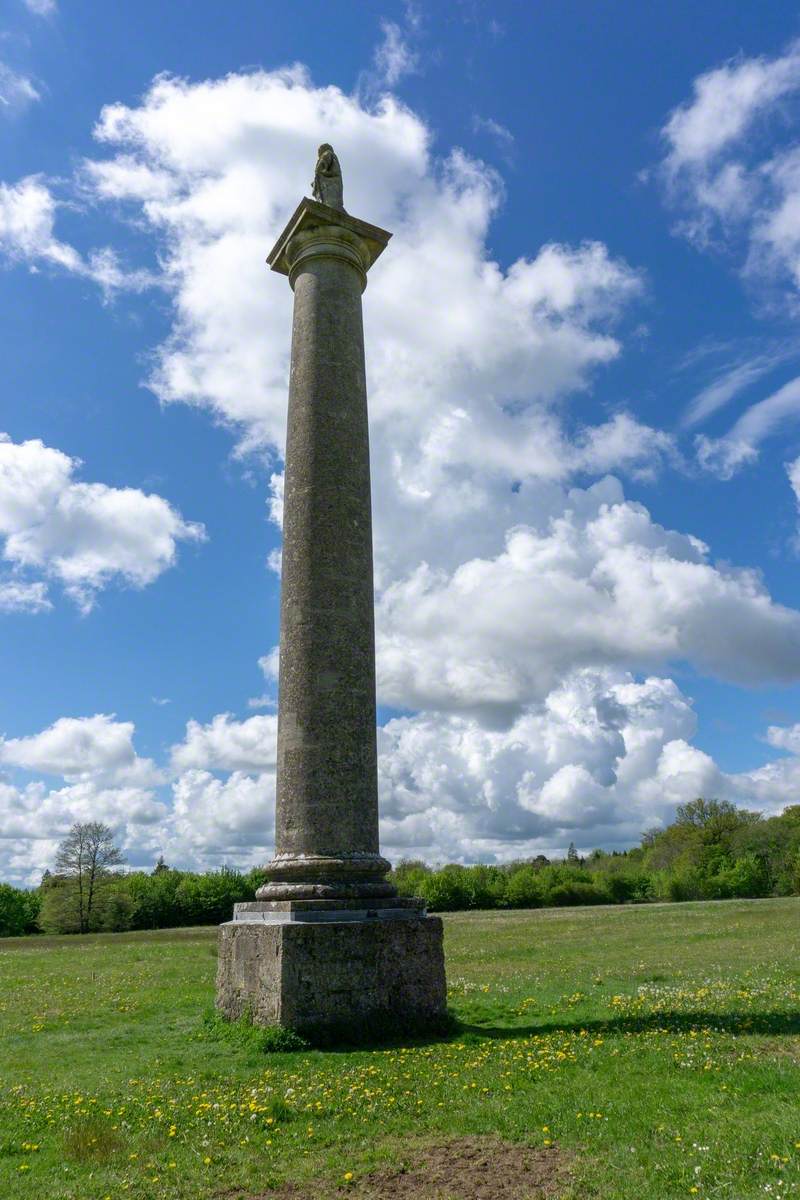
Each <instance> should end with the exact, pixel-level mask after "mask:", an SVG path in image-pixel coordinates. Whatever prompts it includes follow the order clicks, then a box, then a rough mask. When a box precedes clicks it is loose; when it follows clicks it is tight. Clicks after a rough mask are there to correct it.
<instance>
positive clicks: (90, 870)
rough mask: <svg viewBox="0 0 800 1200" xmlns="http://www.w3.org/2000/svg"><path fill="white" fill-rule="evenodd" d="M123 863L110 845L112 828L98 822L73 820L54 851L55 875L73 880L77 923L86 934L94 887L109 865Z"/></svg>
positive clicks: (112, 839) (120, 856)
mask: <svg viewBox="0 0 800 1200" xmlns="http://www.w3.org/2000/svg"><path fill="white" fill-rule="evenodd" d="M124 862H125V859H124V857H123V854H122V851H121V850H118V849H117V847H116V846H115V845H114V831H113V829H110V828H109V826H108V825H104V824H103V823H102V821H85V822H77V823H76V824H75V825H73V826H72V828H71V829H70V831H69V833H68V834H67V836H66V837H65V838H64V841H63V842H62V843H61V845H60V846H59V847H58V853H57V854H56V874H57V875H60V876H61V877H62V878H69V879H74V880H75V886H76V891H77V900H78V924H79V929H80V932H81V933H87V932H88V930H89V922H90V920H91V916H92V906H93V904H94V901H95V899H96V896H97V888H98V886H99V884H100V883H101V882H102V880H103V879H104V878H105V876H107V875H108V874H109V870H110V868H111V867H118V866H121V864H122V863H124Z"/></svg>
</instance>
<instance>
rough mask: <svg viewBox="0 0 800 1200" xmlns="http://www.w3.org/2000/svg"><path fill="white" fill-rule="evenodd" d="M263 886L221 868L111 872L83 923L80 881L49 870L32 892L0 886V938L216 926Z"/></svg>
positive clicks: (251, 875)
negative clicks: (40, 934)
mask: <svg viewBox="0 0 800 1200" xmlns="http://www.w3.org/2000/svg"><path fill="white" fill-rule="evenodd" d="M263 882H264V872H263V871H261V870H259V869H254V870H252V871H249V872H247V873H246V874H243V873H242V872H240V871H235V870H231V869H230V868H228V867H223V868H222V869H221V870H220V871H206V872H204V873H202V874H201V873H199V872H196V871H177V870H173V869H172V868H171V867H168V866H166V864H164V863H161V862H159V863H158V864H157V865H156V867H155V868H154V870H153V871H151V872H148V871H129V872H127V873H126V874H124V875H123V874H121V873H118V872H109V873H108V874H106V875H105V876H103V877H102V878H100V879H99V880H98V881H97V883H96V885H95V891H94V897H93V904H92V906H91V909H90V911H89V913H88V916H87V915H85V911H84V914H83V921H82V906H81V895H80V890H79V881H78V880H77V879H76V878H75V877H74V876H65V875H56V874H50V873H49V872H47V873H45V877H44V879H43V880H42V883H41V885H40V886H39V887H38V888H36V889H35V890H32V891H23V890H21V889H18V888H12V887H10V886H9V885H8V884H0V937H15V936H18V935H20V934H25V933H81V932H87V933H120V932H124V931H126V930H130V929H173V928H176V927H179V926H184V925H218V924H220V922H222V921H229V920H230V919H231V916H232V915H233V906H234V904H238V903H239V902H240V901H242V900H254V899H255V893H256V888H258V887H260V886H261V884H262V883H263ZM83 908H84V910H85V898H84V905H83ZM82 925H83V927H82Z"/></svg>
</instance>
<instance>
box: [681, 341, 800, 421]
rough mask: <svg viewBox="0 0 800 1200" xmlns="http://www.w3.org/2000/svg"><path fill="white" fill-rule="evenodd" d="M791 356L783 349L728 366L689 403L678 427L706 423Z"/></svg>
mask: <svg viewBox="0 0 800 1200" xmlns="http://www.w3.org/2000/svg"><path fill="white" fill-rule="evenodd" d="M793 352H794V353H796V350H795V351H793ZM791 356H792V354H791V353H790V352H787V350H786V349H785V348H783V349H781V350H778V351H775V353H773V354H758V355H755V356H753V357H752V358H747V359H743V360H740V361H738V362H735V363H733V364H728V365H727V366H726V367H725V368H724V370H722V371H720V372H718V373H717V374H716V375H715V377H714V378H713V379H712V380H711V382H710V383H708V384H706V386H705V387H704V388H703V389H702V390H701V391H699V392H698V393H697V395H696V396H694V397H693V398H692V399H691V400H690V401H689V403H688V404H687V406H686V409H685V411H684V414H683V416H682V418H681V425H682V426H683V427H684V428H685V429H689V428H691V427H692V426H693V425H699V424H700V422H701V421H705V420H707V419H708V417H710V416H712V415H713V414H714V413H715V412H718V411H719V409H721V408H724V407H725V405H726V404H729V403H730V402H731V400H733V399H735V398H736V396H738V395H740V394H741V393H742V392H744V391H746V389H747V388H748V387H750V385H751V384H753V383H756V382H757V381H758V380H759V379H761V378H762V377H763V376H764V375H766V374H768V372H769V371H771V370H773V369H774V368H775V367H777V366H779V365H780V364H781V363H782V362H784V361H785V360H786V359H787V358H789V357H791Z"/></svg>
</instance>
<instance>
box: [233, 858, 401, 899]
mask: <svg viewBox="0 0 800 1200" xmlns="http://www.w3.org/2000/svg"><path fill="white" fill-rule="evenodd" d="M264 869H265V870H266V871H267V872H268V876H269V877H268V879H267V882H266V883H264V884H262V886H261V887H260V888H259V889H258V891H257V892H256V896H257V897H258V899H259V900H336V899H342V900H345V899H353V900H356V899H358V898H359V897H380V896H395V895H396V894H397V889H396V888H395V886H394V885H393V884H391V883H389V882H387V880H386V879H385V876H386V875H387V874H388V873H389V871H390V870H391V863H388V862H387V861H386V859H385V858H381V856H380V854H348V855H340V856H338V857H333V856H332V855H331V856H328V855H322V854H276V855H275V857H274V858H273V860H272V862H269V863H267V865H266V867H265V868H264Z"/></svg>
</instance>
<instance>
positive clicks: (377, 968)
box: [217, 900, 446, 1041]
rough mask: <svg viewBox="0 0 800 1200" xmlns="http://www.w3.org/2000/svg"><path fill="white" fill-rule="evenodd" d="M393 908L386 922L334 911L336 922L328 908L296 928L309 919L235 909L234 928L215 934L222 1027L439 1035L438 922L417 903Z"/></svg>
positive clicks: (361, 1035) (319, 1035) (382, 917)
mask: <svg viewBox="0 0 800 1200" xmlns="http://www.w3.org/2000/svg"><path fill="white" fill-rule="evenodd" d="M393 904H394V906H395V907H394V911H393V912H391V915H389V913H390V910H389V909H388V908H386V909H383V910H382V909H381V908H377V909H369V910H366V911H368V912H370V913H371V914H372V915H370V916H368V917H367V918H363V917H361V914H360V912H359V910H357V909H340V910H339V915H338V918H337V913H336V910H335V909H333V908H332V909H331V910H328V912H327V913H326V919H322V920H319V919H317V920H313V919H311V920H309V919H303V918H304V916H305V917H306V918H307V917H308V916H309V910H306V911H305V913H304V912H303V910H302V909H295V910H294V911H292V910H291V909H287V908H284V909H283V910H278V911H276V910H275V909H274V908H272V907H271V906H269V905H264V906H263V907H260V906H259V905H258V904H248V905H237V906H236V907H237V912H236V919H235V920H233V921H229V922H228V923H227V924H226V925H222V926H221V928H220V942H219V967H218V974H217V1008H218V1009H219V1010H220V1011H221V1012H222V1013H223V1015H224V1016H226V1017H227V1018H228V1019H230V1020H236V1019H237V1018H239V1017H241V1016H244V1015H245V1014H249V1015H250V1017H251V1019H252V1020H253V1023H254V1024H256V1025H281V1026H283V1027H284V1028H289V1029H294V1030H296V1031H297V1032H298V1033H301V1034H305V1035H307V1036H310V1037H311V1038H312V1039H316V1040H323V1041H324V1040H330V1039H331V1038H351V1037H352V1038H355V1039H357V1040H364V1039H369V1038H371V1037H375V1038H380V1037H382V1036H385V1035H387V1034H389V1035H391V1034H400V1035H406V1034H414V1033H423V1032H427V1031H430V1032H438V1031H440V1030H441V1029H442V1028H443V1022H444V1019H445V1011H446V1009H445V1001H446V991H445V976H444V960H443V957H442V922H441V920H440V919H439V918H438V917H428V916H425V915H424V910H421V909H420V908H419V902H418V901H416V902H412V903H411V905H408V906H403V902H402V901H399V900H394V901H393ZM322 911H323V912H324V910H322ZM362 911H363V909H362ZM342 912H344V913H346V914H348V915H347V916H346V917H345V918H344V919H342V918H341V913H342ZM353 913H358V918H357V919H352V914H353ZM276 918H277V919H276Z"/></svg>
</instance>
